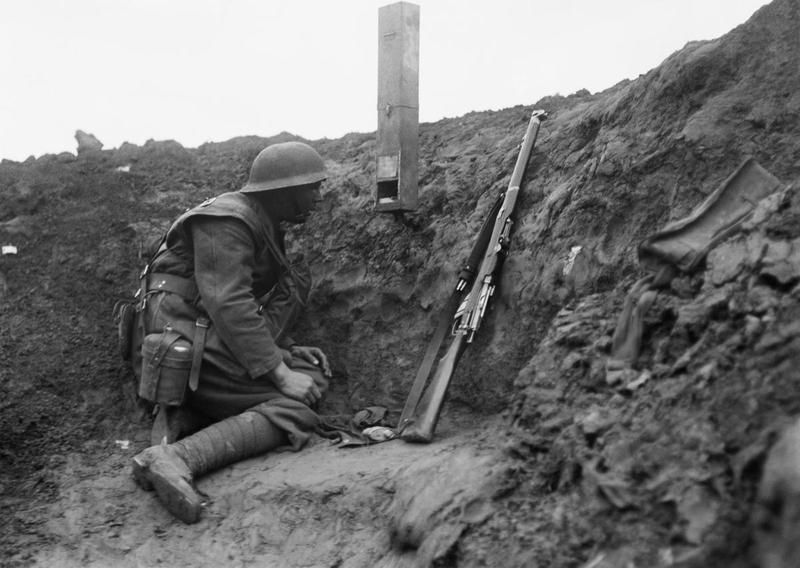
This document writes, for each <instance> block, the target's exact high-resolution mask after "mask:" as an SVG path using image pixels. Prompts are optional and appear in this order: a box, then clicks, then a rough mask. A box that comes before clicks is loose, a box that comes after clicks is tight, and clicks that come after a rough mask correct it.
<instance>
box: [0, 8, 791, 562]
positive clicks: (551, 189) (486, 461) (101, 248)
mask: <svg viewBox="0 0 800 568" xmlns="http://www.w3.org/2000/svg"><path fill="white" fill-rule="evenodd" d="M797 29H800V7H798V4H797V2H796V1H794V0H775V1H774V2H772V3H771V4H769V5H768V6H765V7H764V8H762V9H761V10H759V11H758V12H756V14H755V15H754V16H753V17H752V18H751V19H750V20H749V21H748V22H746V23H745V24H743V25H741V26H739V27H737V28H736V29H734V30H732V31H731V32H730V33H728V34H727V35H725V36H723V37H721V38H719V39H716V40H712V41H706V42H693V43H690V44H688V45H687V46H685V47H684V48H683V49H682V50H680V51H678V52H676V53H675V54H673V55H672V56H671V57H669V58H668V59H667V60H665V61H664V62H663V63H662V64H661V65H660V66H659V67H658V68H656V69H653V70H652V71H650V72H648V73H647V74H645V75H643V76H641V77H639V78H638V79H636V80H634V81H624V82H622V83H620V84H618V85H615V86H613V87H611V88H610V89H608V90H606V91H603V92H600V93H595V94H591V93H588V92H585V91H583V92H578V93H575V94H573V95H570V96H566V97H564V96H553V97H548V98H546V99H543V100H541V101H538V102H536V104H535V105H529V104H526V105H523V106H519V107H515V108H509V109H505V110H502V111H497V112H476V113H470V114H468V115H465V116H462V117H458V118H454V119H446V120H442V121H439V122H436V123H431V124H423V125H421V128H420V200H421V203H420V207H419V209H418V210H417V211H416V212H414V213H407V214H404V215H387V214H378V213H375V212H374V211H373V210H372V202H373V201H372V188H373V183H374V178H375V164H374V155H373V154H374V152H373V151H374V133H368V134H359V133H353V134H349V135H347V136H344V137H343V138H341V139H337V140H317V141H311V144H312V145H313V146H315V147H316V148H317V149H318V150H319V151H320V153H321V154H322V155H323V156H324V157H325V159H326V163H327V166H328V170H329V180H328V182H327V183H326V185H325V186H324V191H323V197H324V200H323V204H322V208H321V211H319V212H318V214H317V215H316V216H315V217H314V218H312V219H311V220H310V221H309V222H308V223H307V225H306V226H305V227H303V228H302V230H300V231H297V232H296V234H293V235H291V236H290V242H291V243H292V246H291V249H290V251H289V252H290V255H292V256H295V257H298V256H300V255H303V256H305V258H306V260H308V261H309V262H310V263H311V265H312V266H313V269H314V279H315V282H316V286H315V289H314V292H313V297H312V305H311V307H310V313H311V314H313V315H312V316H309V317H306V318H305V319H303V320H302V322H301V324H300V329H299V330H298V331H297V333H296V335H297V336H298V337H303V338H304V341H305V342H306V343H308V344H312V345H314V344H315V345H319V346H320V347H322V348H323V349H324V350H325V351H326V352H327V353H329V354H330V356H331V359H332V364H333V367H334V374H335V377H334V381H333V386H332V393H331V396H330V398H329V400H328V401H327V402H326V406H325V407H324V408H323V412H325V413H329V414H350V413H352V412H354V411H355V410H358V409H360V408H363V407H365V406H369V405H373V404H380V405H383V406H386V407H388V408H389V409H390V410H391V411H393V412H395V413H397V412H398V411H399V410H400V409H401V408H402V404H403V402H404V400H405V396H406V394H407V390H408V388H409V386H410V383H411V380H412V379H413V377H414V373H415V371H416V367H417V365H418V364H419V361H420V358H421V356H422V353H423V351H424V347H425V344H426V342H427V340H428V338H429V336H430V334H431V332H432V330H433V329H434V327H435V322H436V316H437V311H438V308H439V306H441V305H442V303H443V302H444V300H445V299H446V298H447V296H448V295H449V293H450V287H451V286H452V285H453V284H454V282H455V279H456V276H455V275H456V273H457V271H458V270H459V268H460V263H461V262H463V260H464V259H465V257H466V255H467V254H468V251H469V248H470V247H471V244H472V243H471V241H472V238H473V237H474V235H476V233H477V231H478V229H479V227H480V225H481V223H482V222H483V219H484V217H485V216H486V214H487V212H488V210H489V208H490V207H491V205H492V202H493V201H494V199H495V196H496V195H497V194H498V193H499V192H501V191H503V190H504V189H505V186H506V184H507V183H508V177H509V176H510V173H511V170H512V169H513V165H514V161H515V159H516V155H517V148H518V144H519V142H520V138H521V136H522V134H523V132H524V129H525V126H526V124H527V121H528V118H529V116H530V111H531V110H532V109H533V108H543V109H546V110H547V111H548V112H549V113H550V119H549V120H548V121H547V122H546V123H545V124H544V126H543V127H542V130H541V132H540V135H539V141H538V143H537V147H536V149H535V151H534V153H533V156H532V158H531V160H530V162H529V166H528V176H527V180H528V181H527V182H526V184H525V186H524V187H523V188H522V190H521V195H520V201H519V203H518V215H517V222H516V225H515V228H514V232H513V238H512V248H511V254H510V256H509V258H508V259H507V261H506V263H505V266H504V271H503V279H502V283H501V287H500V288H499V289H498V291H497V293H496V295H495V298H494V304H493V307H492V309H491V311H490V313H489V314H488V317H487V320H486V322H485V324H484V327H483V328H482V329H481V331H480V333H479V336H478V337H477V338H476V341H475V343H474V344H473V345H471V346H470V348H469V349H468V350H467V352H466V354H465V356H464V357H463V358H462V360H461V363H460V365H459V368H458V372H457V375H456V378H455V380H454V381H453V384H452V386H451V389H452V392H451V393H450V397H449V402H448V405H447V406H446V408H445V420H444V423H443V424H442V426H441V428H440V430H439V436H438V440H437V442H436V443H434V444H433V445H431V446H410V445H406V444H403V443H402V442H391V443H388V444H383V445H378V446H374V447H367V448H359V449H341V448H337V447H332V446H329V445H328V443H327V442H325V441H319V442H318V443H316V444H314V445H313V446H312V447H310V448H308V449H307V450H304V451H303V452H301V453H299V454H278V455H270V456H266V457H264V458H258V459H253V460H248V461H246V462H243V463H240V464H237V465H236V466H234V467H231V468H226V469H224V470H222V471H220V472H217V473H215V474H212V475H210V476H208V477H206V478H203V479H202V480H201V481H200V488H201V489H202V490H203V491H204V492H206V493H207V494H208V495H209V496H210V499H211V503H210V505H209V508H208V510H207V511H206V513H205V516H204V519H203V521H201V523H199V524H198V525H192V526H185V525H182V524H181V523H180V522H178V521H175V520H173V519H172V518H171V517H169V515H168V514H167V513H165V512H164V511H163V510H162V509H161V508H160V506H159V505H158V503H157V501H156V500H155V498H154V497H153V496H152V495H149V494H145V493H144V492H142V491H141V490H139V489H138V488H137V487H136V486H135V485H134V484H133V482H132V481H131V479H130V478H129V475H128V473H129V472H128V468H129V462H130V458H131V457H132V456H133V455H134V454H135V453H136V452H137V451H139V450H141V449H142V448H143V447H144V446H145V445H146V443H147V439H148V436H149V417H148V416H147V412H146V408H144V407H143V406H142V405H141V404H140V403H139V402H137V400H136V397H135V390H134V386H133V383H132V378H131V375H130V373H129V372H128V371H127V370H126V369H125V367H124V366H123V365H122V363H121V362H120V361H119V359H118V356H117V353H116V345H115V341H116V338H115V330H114V328H113V324H112V321H111V309H112V306H113V305H114V302H115V301H116V300H117V299H119V298H122V297H125V296H127V295H128V294H130V293H131V292H132V291H133V289H135V281H136V273H137V270H138V268H139V266H140V264H141V262H142V260H141V256H142V254H143V251H144V250H146V249H147V247H148V245H149V244H150V243H151V242H152V241H153V240H154V239H157V238H158V237H159V236H160V234H161V232H162V231H163V230H164V229H165V228H166V227H167V226H168V224H169V222H170V221H171V220H172V219H173V218H174V217H175V216H176V215H177V214H179V213H180V212H182V211H183V210H184V209H185V208H186V207H188V206H190V205H192V204H195V203H198V202H200V201H202V200H203V199H205V198H206V197H209V196H212V195H216V194H219V193H222V192H224V191H230V190H235V189H237V188H239V187H240V186H241V185H242V183H243V181H244V179H245V177H246V174H247V168H248V167H249V164H250V163H251V161H252V159H253V158H254V157H255V155H256V154H257V152H258V151H259V150H260V149H261V148H262V147H264V146H265V145H266V144H268V143H271V142H275V141H282V140H289V139H294V138H295V137H293V136H292V135H290V134H286V133H283V134H281V135H279V136H276V137H273V138H259V137H244V138H236V139H233V140H230V141H228V142H224V143H213V144H205V145H203V146H201V147H199V148H196V149H188V148H183V147H182V146H180V145H179V144H177V143H174V142H169V141H161V142H159V141H150V142H148V143H147V144H145V145H143V146H141V147H139V146H134V145H130V144H125V145H123V146H122V147H120V148H118V149H114V150H87V151H85V152H81V153H80V154H79V155H77V156H75V155H73V154H60V155H47V156H42V157H39V158H38V159H33V158H31V159H29V160H26V161H25V162H21V163H17V162H10V161H6V160H4V161H3V162H2V163H0V241H2V242H1V243H0V244H3V245H14V246H16V247H17V254H5V255H3V256H0V394H1V395H2V396H0V400H1V401H2V402H0V405H1V406H2V413H1V414H0V429H2V430H1V431H2V438H1V439H2V442H1V443H0V464H2V467H0V491H1V492H2V504H3V509H4V511H6V514H4V515H3V516H2V520H0V523H2V532H1V533H0V534H1V535H2V536H0V542H1V549H2V559H3V560H2V563H3V564H4V565H8V566H28V565H43V566H44V565H48V566H50V565H61V566H129V565H130V566H141V565H145V566H149V565H156V564H159V563H160V564H166V565H172V564H179V563H187V564H193V565H198V566H218V565H250V564H253V565H256V564H257V565H276V566H277V565H280V566H341V567H343V566H349V567H361V566H379V565H384V566H415V565H434V564H435V565H439V566H498V565H504V566H558V567H562V566H563V567H578V566H583V565H588V564H591V565H592V566H623V565H626V566H627V565H630V566H637V567H645V566H676V565H681V566H698V567H699V566H706V567H720V568H721V567H723V566H724V567H729V566H739V567H748V566H752V565H753V563H752V562H751V560H750V559H749V555H748V552H749V549H750V547H751V539H750V534H751V532H750V527H749V524H748V519H749V515H750V511H751V509H752V505H753V501H754V490H755V484H756V482H757V480H758V477H759V474H760V470H761V467H762V464H763V460H764V455H765V453H766V452H767V450H768V449H769V447H770V445H771V443H772V441H773V439H774V434H775V432H777V430H778V429H779V428H780V427H781V426H782V425H784V424H785V423H787V422H788V421H789V420H790V419H791V418H792V417H794V416H797V415H798V414H800V384H798V383H800V376H798V374H797V373H796V368H797V367H798V365H800V328H798V325H797V321H798V319H800V287H799V285H800V252H798V251H800V248H798V247H800V197H799V196H798V192H797V186H796V185H794V184H796V183H797V182H798V181H799V180H800V160H798V156H800V66H798V65H797V62H798V61H800V36H798V34H797ZM748 156H752V157H754V158H755V159H756V160H757V161H758V162H759V163H760V164H761V165H762V166H763V167H764V168H766V169H767V170H768V171H769V172H770V173H771V174H772V175H774V176H776V177H777V178H778V179H779V180H780V181H781V183H782V188H783V189H782V193H781V194H780V196H779V198H776V199H775V200H774V203H772V205H773V206H772V208H771V209H768V211H767V214H766V215H765V216H763V218H760V219H759V220H758V221H759V222H757V223H756V222H754V223H751V224H750V225H748V226H747V227H746V228H745V229H744V230H742V231H740V232H738V233H737V234H735V235H732V236H730V238H728V239H727V240H725V241H724V242H723V243H721V244H720V245H719V246H718V247H717V248H716V249H715V250H714V251H712V253H711V254H709V256H708V259H707V260H706V263H705V264H704V265H703V266H702V267H701V268H700V269H699V270H697V271H695V272H693V273H692V274H687V275H683V276H681V277H679V278H676V279H675V280H674V281H673V282H672V285H671V287H670V288H669V289H668V290H666V291H663V292H661V293H659V295H658V297H657V298H656V300H655V301H654V303H653V305H652V306H651V308H650V309H649V310H648V312H647V314H646V316H645V319H644V335H643V344H642V351H641V354H640V356H639V358H638V359H637V360H636V362H635V364H634V366H633V369H632V370H630V373H629V374H628V375H626V376H625V377H624V378H623V379H621V380H619V381H609V379H608V375H607V374H606V372H605V369H604V367H603V364H604V361H605V360H606V358H607V356H608V354H609V352H610V349H611V343H612V335H613V332H614V328H615V326H616V323H617V318H618V316H619V313H620V310H621V308H622V304H623V300H624V298H625V295H626V294H627V293H628V291H629V290H630V288H631V286H632V284H633V283H634V282H635V281H636V280H637V278H638V277H640V276H641V275H642V271H641V267H640V266H639V265H638V263H637V258H636V247H637V245H638V244H639V243H640V242H641V241H642V239H644V238H645V237H646V236H648V235H649V234H651V233H653V232H654V231H656V230H657V229H658V228H660V227H662V226H664V225H665V224H666V223H668V222H670V221H674V220H676V219H681V218H683V217H685V216H686V215H688V214H689V213H690V212H691V211H692V210H693V209H694V208H695V207H696V206H697V205H698V204H699V203H701V202H702V201H703V199H704V198H705V197H706V196H707V195H708V194H709V193H710V192H711V191H713V190H714V189H715V188H716V187H717V186H718V185H719V184H720V183H721V182H722V181H723V180H724V179H725V178H726V177H727V176H728V175H729V174H731V172H733V171H734V170H735V168H736V167H737V166H738V165H739V164H740V163H741V162H742V161H743V160H744V159H745V158H746V157H748ZM577 247H580V249H578V248H577ZM571 251H572V252H573V257H572V260H573V261H574V262H572V263H571V264H569V265H567V261H568V259H570V252H571ZM754 251H756V252H754ZM601 555H604V556H602V558H603V559H602V560H601ZM626 562H627V563H629V564H626Z"/></svg>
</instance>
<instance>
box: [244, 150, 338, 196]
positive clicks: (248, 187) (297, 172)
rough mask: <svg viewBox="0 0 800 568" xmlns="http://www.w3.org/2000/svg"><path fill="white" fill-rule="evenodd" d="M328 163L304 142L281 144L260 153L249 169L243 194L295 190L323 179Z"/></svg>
mask: <svg viewBox="0 0 800 568" xmlns="http://www.w3.org/2000/svg"><path fill="white" fill-rule="evenodd" d="M326 177H327V176H326V175H325V163H324V162H323V161H322V156H320V155H319V154H318V153H317V151H316V150H314V148H312V147H311V146H309V145H308V144H304V143H303V142H281V143H280V144H273V145H271V146H267V147H266V148H264V149H263V150H261V152H259V153H258V156H256V159H255V160H253V165H252V167H251V168H250V178H249V179H248V180H247V183H246V184H245V185H244V187H243V188H242V189H241V191H242V192H243V193H253V192H256V191H269V190H272V189H280V188H282V187H294V186H297V185H306V184H310V183H317V182H321V181H322V180H324V179H325V178H326Z"/></svg>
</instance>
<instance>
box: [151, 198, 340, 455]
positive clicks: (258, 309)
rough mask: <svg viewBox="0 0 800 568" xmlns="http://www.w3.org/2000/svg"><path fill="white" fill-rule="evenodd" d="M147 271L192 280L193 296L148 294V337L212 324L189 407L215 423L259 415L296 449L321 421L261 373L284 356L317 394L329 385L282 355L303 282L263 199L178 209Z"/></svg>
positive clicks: (301, 301) (188, 333) (188, 334)
mask: <svg viewBox="0 0 800 568" xmlns="http://www.w3.org/2000/svg"><path fill="white" fill-rule="evenodd" d="M151 273H153V274H158V273H164V274H170V275H174V276H178V277H182V278H184V279H187V280H188V281H193V282H194V284H195V285H196V295H194V297H187V295H186V294H184V295H179V294H175V293H171V292H162V291H158V290H148V300H147V311H146V318H145V327H146V332H147V333H154V332H159V331H160V330H162V329H164V327H165V326H167V325H169V326H170V327H171V328H172V329H173V330H174V331H176V332H177V333H178V334H180V335H182V336H184V337H185V338H186V339H188V340H190V341H191V340H193V337H194V334H195V323H196V321H197V319H198V318H200V317H206V318H208V319H209V320H210V322H211V323H210V326H209V328H208V331H207V333H206V341H205V348H204V351H203V364H202V367H201V373H200V381H199V385H198V388H197V390H196V391H194V392H191V393H190V394H189V398H188V400H187V404H189V406H191V407H192V408H194V409H196V410H198V411H200V412H202V413H203V414H205V415H207V416H209V417H210V418H213V419H217V420H218V419H222V418H227V417H228V416H233V415H235V414H239V413H241V412H243V411H245V410H256V411H259V412H261V413H262V414H264V415H265V416H267V418H269V419H270V420H272V421H273V422H274V423H276V425H278V426H279V427H281V428H282V429H284V430H286V431H287V433H288V434H289V439H290V440H291V442H292V443H293V445H294V446H296V447H299V446H300V445H302V444H303V443H304V442H305V440H306V439H307V438H308V435H309V433H310V432H311V431H312V430H313V429H314V428H315V427H316V426H317V424H318V422H319V417H318V416H317V415H316V413H314V412H313V410H311V409H310V408H309V407H308V406H306V405H305V404H303V403H302V402H299V401H296V400H294V399H290V398H288V397H286V396H284V395H283V394H282V393H281V392H280V391H279V390H278V389H277V388H276V387H275V385H274V384H273V383H272V381H271V379H270V378H269V376H268V373H269V371H272V370H273V369H275V368H276V367H277V366H278V365H279V364H280V362H281V361H282V360H283V361H285V362H286V364H287V365H289V366H290V367H291V368H292V369H294V370H296V371H299V372H302V373H305V374H307V375H309V376H311V377H312V378H313V379H314V382H315V383H316V384H317V386H318V387H319V388H320V390H321V391H323V392H324V391H325V390H326V389H327V386H328V385H327V380H326V379H325V377H324V376H323V374H322V372H321V370H320V369H319V368H318V367H315V366H313V365H311V364H309V363H307V362H306V361H303V360H300V359H297V358H291V356H290V355H289V354H288V351H286V349H288V348H289V347H290V346H291V345H292V344H293V341H292V340H291V338H289V337H288V336H287V335H286V331H287V329H288V328H289V327H290V326H291V324H292V323H293V321H294V320H295V319H296V316H297V315H298V313H299V311H300V310H301V309H302V308H303V307H304V305H305V301H306V299H307V294H308V278H307V276H306V275H305V274H303V273H302V272H301V271H299V270H297V269H296V268H294V267H291V266H289V264H288V261H287V260H286V257H285V251H284V247H283V235H282V233H280V231H279V229H278V228H277V227H273V226H272V224H271V223H270V222H269V220H268V217H267V215H266V214H265V213H264V211H263V210H262V209H261V205H260V204H259V203H258V202H257V201H256V200H255V199H253V198H252V197H250V196H248V195H247V194H244V193H240V192H231V193H226V194H223V195H221V196H219V197H217V198H215V199H213V200H208V201H206V202H205V203H203V204H201V205H200V206H198V207H195V208H194V209H191V210H189V211H188V212H187V213H184V214H183V215H182V216H181V217H179V218H178V219H177V220H176V221H175V223H173V225H172V227H171V228H170V229H169V231H168V232H167V236H166V240H165V242H164V244H162V246H161V250H160V252H159V253H158V254H157V256H156V258H155V259H154V261H153V262H152V264H151ZM193 292H194V290H193ZM192 295H193V294H189V295H188V296H192Z"/></svg>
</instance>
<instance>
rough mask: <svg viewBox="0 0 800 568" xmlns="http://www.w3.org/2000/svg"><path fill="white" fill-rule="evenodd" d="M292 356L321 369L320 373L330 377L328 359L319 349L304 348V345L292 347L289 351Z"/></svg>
mask: <svg viewBox="0 0 800 568" xmlns="http://www.w3.org/2000/svg"><path fill="white" fill-rule="evenodd" d="M291 352H292V355H294V356H295V357H297V358H299V359H303V360H305V361H308V362H309V363H311V364H312V365H316V366H317V367H319V368H320V369H322V373H323V374H324V375H325V376H326V377H330V376H331V374H332V373H331V366H330V364H329V363H328V357H327V356H326V355H325V353H323V352H322V349H320V348H319V347H306V346H305V345H293V346H292V349H291Z"/></svg>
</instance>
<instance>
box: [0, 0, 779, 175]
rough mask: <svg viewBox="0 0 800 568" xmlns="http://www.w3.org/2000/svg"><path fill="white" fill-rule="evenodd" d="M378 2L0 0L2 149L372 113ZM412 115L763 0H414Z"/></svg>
mask: <svg viewBox="0 0 800 568" xmlns="http://www.w3.org/2000/svg"><path fill="white" fill-rule="evenodd" d="M392 3H393V2H392V1H377V0H0V158H7V159H11V160H17V161H21V160H25V159H26V158H27V157H28V156H31V155H33V156H37V157H38V156H40V155H42V154H45V153H59V152H64V151H68V152H73V153H74V152H75V151H76V148H77V143H76V141H75V131H76V130H78V129H81V130H84V131H86V132H89V133H91V134H94V135H95V136H96V137H97V138H98V139H99V140H100V141H101V142H103V144H104V147H105V148H106V149H108V148H116V147H119V145H120V144H122V143H123V142H130V143H133V144H138V145H142V144H144V143H145V142H146V141H147V140H149V139H155V140H177V141H178V142H180V143H181V144H183V145H184V146H186V147H192V148H193V147H197V146H199V145H200V144H203V143H204V142H221V141H224V140H228V139H230V138H233V137H236V136H245V135H258V136H271V135H274V134H278V133H280V132H282V131H287V132H291V133H293V134H297V135H299V136H302V137H304V138H307V139H309V140H316V139H320V138H339V137H341V136H343V135H344V134H346V133H348V132H365V133H369V132H374V131H375V130H376V128H377V75H378V9H379V8H380V7H381V6H385V5H388V4H392ZM414 3H415V4H417V5H418V6H420V46H419V47H420V61H419V81H420V86H419V113H420V121H421V122H434V121H437V120H439V119H441V118H445V117H455V116H461V115H463V114H466V113H468V112H471V111H483V110H497V109H502V108H507V107H510V106H515V105H519V104H522V105H531V104H533V103H535V102H536V101H537V100H539V99H540V98H542V97H544V96H548V95H555V94H561V95H568V94H571V93H574V92H575V91H578V90H580V89H588V90H589V91H591V92H597V91H602V90H604V89H606V88H608V87H611V86H612V85H614V84H616V83H618V82H619V81H621V80H623V79H635V78H636V77H638V76H639V75H641V74H644V73H646V72H647V71H649V70H650V69H652V68H654V67H657V66H658V65H659V64H660V63H661V62H662V61H663V60H664V59H666V58H667V57H668V56H669V55H670V54H671V53H673V52H675V51H677V50H679V49H680V48H682V47H683V46H684V45H685V44H686V43H687V42H689V41H693V40H705V39H713V38H716V37H719V36H721V35H723V34H725V33H726V32H728V31H730V30H731V29H733V28H734V27H736V26H737V25H739V24H741V23H744V22H745V21H746V20H747V19H748V18H749V17H750V16H751V15H752V14H753V13H754V12H755V11H756V10H757V9H758V8H759V7H761V6H762V5H764V4H766V3H767V2H765V1H764V0H603V1H600V0H556V1H553V0H549V1H546V2H545V1H544V0H418V1H416V2H414Z"/></svg>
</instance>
